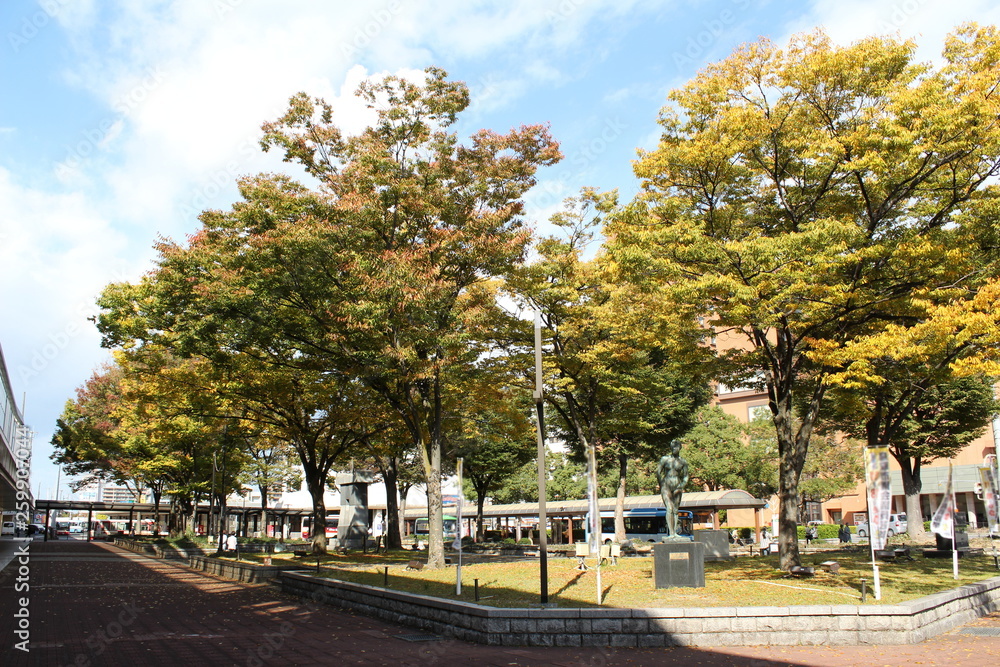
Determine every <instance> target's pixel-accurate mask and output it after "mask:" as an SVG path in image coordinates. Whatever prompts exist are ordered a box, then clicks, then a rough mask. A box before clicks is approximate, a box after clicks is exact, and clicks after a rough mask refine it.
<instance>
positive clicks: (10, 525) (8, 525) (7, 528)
mask: <svg viewBox="0 0 1000 667" xmlns="http://www.w3.org/2000/svg"><path fill="white" fill-rule="evenodd" d="M13 534H14V522H13V521H4V522H3V528H2V529H0V535H13Z"/></svg>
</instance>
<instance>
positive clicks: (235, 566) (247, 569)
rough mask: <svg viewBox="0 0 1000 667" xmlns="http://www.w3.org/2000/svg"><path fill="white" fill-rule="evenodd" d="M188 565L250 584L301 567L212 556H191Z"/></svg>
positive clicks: (268, 579) (276, 576) (273, 578)
mask: <svg viewBox="0 0 1000 667" xmlns="http://www.w3.org/2000/svg"><path fill="white" fill-rule="evenodd" d="M188 567H191V568H193V569H195V570H201V571H202V572H207V573H208V574H214V575H217V576H220V577H224V578H226V579H235V580H236V581H242V582H244V583H248V584H257V583H261V582H265V581H274V580H275V579H277V578H278V575H279V574H280V573H281V572H282V571H283V570H288V569H292V568H294V569H301V566H299V565H295V566H291V567H290V566H287V565H258V564H256V563H242V562H233V561H229V560H223V559H221V558H210V557H208V556H191V557H189V558H188Z"/></svg>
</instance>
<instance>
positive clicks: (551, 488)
mask: <svg viewBox="0 0 1000 667" xmlns="http://www.w3.org/2000/svg"><path fill="white" fill-rule="evenodd" d="M545 467H546V471H547V472H546V475H545V498H546V500H549V501H556V500H580V499H582V498H586V497H587V468H586V466H584V465H583V464H582V463H577V462H574V461H573V460H572V459H571V458H570V456H569V455H568V454H567V453H566V452H561V451H557V452H553V451H549V452H547V453H546V455H545ZM492 497H493V502H494V503H495V504H499V505H506V504H509V503H537V502H538V466H537V465H536V464H535V463H526V464H525V465H523V466H521V467H520V468H519V469H518V470H517V471H515V472H514V473H513V474H512V475H510V476H508V477H507V478H506V479H505V480H504V482H503V484H502V485H501V486H500V488H498V489H496V490H495V491H494V492H493V496H492Z"/></svg>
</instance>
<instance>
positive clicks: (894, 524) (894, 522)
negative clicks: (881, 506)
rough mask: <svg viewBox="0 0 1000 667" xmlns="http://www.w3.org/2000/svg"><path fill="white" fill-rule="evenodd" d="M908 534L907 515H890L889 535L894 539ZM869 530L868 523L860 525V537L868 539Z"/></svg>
mask: <svg viewBox="0 0 1000 667" xmlns="http://www.w3.org/2000/svg"><path fill="white" fill-rule="evenodd" d="M905 532H906V514H905V513H901V514H890V515H889V531H888V533H887V535H888V536H889V537H892V536H893V535H899V534H901V533H905ZM868 533H869V528H868V522H867V521H865V522H864V523H859V524H858V537H868Z"/></svg>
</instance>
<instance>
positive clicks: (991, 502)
mask: <svg viewBox="0 0 1000 667" xmlns="http://www.w3.org/2000/svg"><path fill="white" fill-rule="evenodd" d="M979 478H980V479H981V480H982V482H983V504H985V505H986V520H987V521H988V522H989V527H990V533H991V534H993V533H996V528H997V487H996V477H995V475H994V473H993V468H992V467H991V466H983V467H981V468H980V469H979Z"/></svg>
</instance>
